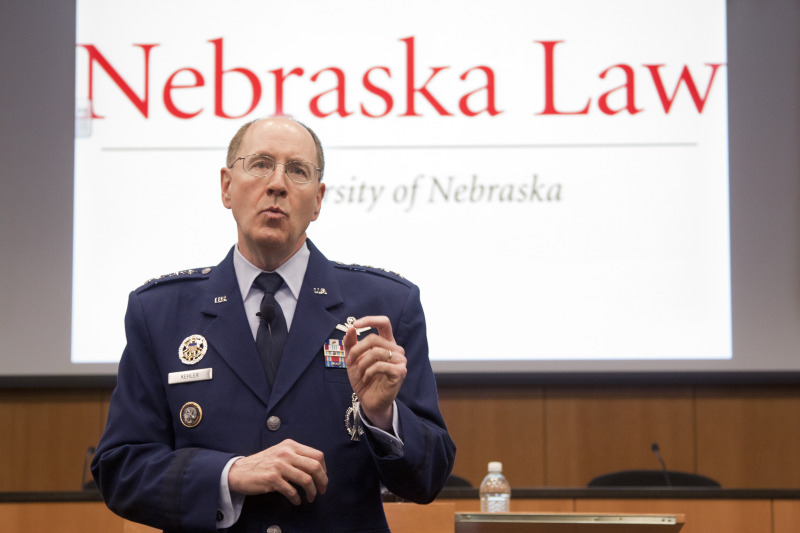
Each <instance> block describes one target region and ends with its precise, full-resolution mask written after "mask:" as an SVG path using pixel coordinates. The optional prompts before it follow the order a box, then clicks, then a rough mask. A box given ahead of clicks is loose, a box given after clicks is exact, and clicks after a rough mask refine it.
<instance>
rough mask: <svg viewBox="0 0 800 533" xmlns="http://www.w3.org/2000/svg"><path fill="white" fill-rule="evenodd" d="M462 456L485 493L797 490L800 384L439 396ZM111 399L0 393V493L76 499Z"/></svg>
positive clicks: (445, 392)
mask: <svg viewBox="0 0 800 533" xmlns="http://www.w3.org/2000/svg"><path fill="white" fill-rule="evenodd" d="M439 393H440V403H441V408H442V413H443V414H444V417H445V421H446V422H447V424H448V427H449V428H450V431H451V433H452V435H453V439H454V440H455V442H456V445H457V446H458V453H457V456H456V464H455V469H454V472H455V473H456V474H457V475H460V476H462V477H465V478H467V479H468V480H469V481H470V482H471V483H472V484H473V485H474V486H478V484H479V483H480V481H481V479H483V476H484V475H485V471H486V463H488V462H489V461H492V460H500V461H503V462H504V464H505V470H506V474H507V475H508V477H509V479H510V481H511V484H512V486H515V487H541V486H561V487H579V486H585V485H586V483H587V482H588V481H589V480H590V479H591V478H592V477H594V476H596V475H600V474H604V473H608V472H611V471H615V470H624V469H629V468H646V469H657V468H658V467H659V465H658V462H657V460H656V458H655V456H654V455H653V453H652V452H651V450H650V445H651V444H652V443H653V442H654V441H656V442H658V443H659V444H660V446H661V450H662V454H663V455H664V458H665V460H666V462H667V465H668V466H669V468H671V469H673V470H685V471H689V472H698V473H701V474H704V475H707V476H710V477H712V478H715V479H717V480H718V481H720V482H721V483H722V485H723V487H726V488H797V487H798V483H800V454H797V453H796V451H797V450H798V449H800V385H795V386H783V387H775V386H773V387H767V386H752V385H751V386H744V385H743V386H736V387H734V386H728V387H715V386H688V385H687V386H659V387H645V386H627V387H612V386H603V387H578V386H547V387H546V388H545V387H539V386H521V385H516V386H508V387H485V386H481V387H477V386H466V385H460V386H454V385H446V386H442V387H440V391H439ZM110 394H111V391H110V390H102V389H87V390H77V389H45V390H33V389H19V390H17V389H10V390H0V432H2V438H0V472H2V475H0V492H17V491H59V490H65V491H66V490H76V489H77V488H78V487H79V483H80V479H81V468H82V466H83V458H84V455H85V452H86V448H87V447H88V446H90V445H95V444H96V443H97V441H98V440H99V437H100V435H101V433H102V430H103V427H104V426H105V419H106V415H107V412H108V402H109V398H110Z"/></svg>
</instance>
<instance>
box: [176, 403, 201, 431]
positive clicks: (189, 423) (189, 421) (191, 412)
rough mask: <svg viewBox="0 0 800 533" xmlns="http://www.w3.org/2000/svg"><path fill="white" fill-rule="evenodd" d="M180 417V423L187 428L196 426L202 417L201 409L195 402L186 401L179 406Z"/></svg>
mask: <svg viewBox="0 0 800 533" xmlns="http://www.w3.org/2000/svg"><path fill="white" fill-rule="evenodd" d="M180 418H181V424H183V425H184V426H186V427H187V428H193V427H196V426H197V424H199V423H200V421H201V420H202V419H203V409H201V408H200V406H199V405H198V404H196V403H195V402H186V403H185V404H184V405H183V407H181V412H180Z"/></svg>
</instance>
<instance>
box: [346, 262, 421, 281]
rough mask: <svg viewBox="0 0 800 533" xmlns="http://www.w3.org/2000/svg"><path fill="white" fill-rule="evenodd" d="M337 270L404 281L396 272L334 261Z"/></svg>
mask: <svg viewBox="0 0 800 533" xmlns="http://www.w3.org/2000/svg"><path fill="white" fill-rule="evenodd" d="M335 263H336V267H337V268H346V269H348V270H353V271H356V272H372V273H373V274H390V275H391V276H394V277H397V278H400V279H406V278H404V277H403V276H402V275H400V274H398V273H397V272H393V271H391V270H386V269H385V268H380V267H374V266H368V265H356V264H345V263H341V262H339V261H335Z"/></svg>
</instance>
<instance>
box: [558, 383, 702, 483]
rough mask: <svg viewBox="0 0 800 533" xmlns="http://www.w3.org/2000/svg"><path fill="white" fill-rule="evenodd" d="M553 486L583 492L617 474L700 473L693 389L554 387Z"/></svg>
mask: <svg viewBox="0 0 800 533" xmlns="http://www.w3.org/2000/svg"><path fill="white" fill-rule="evenodd" d="M545 405H546V407H545V417H546V424H545V428H546V433H545V437H544V438H545V441H546V444H545V450H546V455H547V468H546V472H547V478H546V484H547V485H548V486H561V487H581V486H586V484H587V483H588V482H589V481H590V480H591V479H592V478H594V477H595V476H598V475H601V474H607V473H609V472H613V471H617V470H629V469H658V468H660V464H659V462H658V460H657V458H656V457H655V455H654V454H653V452H652V449H651V445H652V444H653V443H654V442H658V443H659V446H660V448H661V454H662V456H664V458H665V461H666V462H667V466H668V467H669V468H670V469H672V470H684V471H688V472H693V471H694V469H695V461H694V457H695V424H694V416H693V401H692V390H691V388H690V387H688V386H686V387H633V386H628V387H602V388H600V387H596V388H592V387H582V388H577V387H576V388H553V387H550V388H548V389H547V390H546V395H545Z"/></svg>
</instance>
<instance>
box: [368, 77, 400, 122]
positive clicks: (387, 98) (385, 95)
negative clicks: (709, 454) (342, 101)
mask: <svg viewBox="0 0 800 533" xmlns="http://www.w3.org/2000/svg"><path fill="white" fill-rule="evenodd" d="M373 70H382V71H383V72H385V73H386V75H387V76H388V77H389V78H391V77H392V73H391V72H390V71H389V69H388V68H386V67H372V68H371V69H369V70H367V71H366V72H365V73H364V77H363V78H362V82H363V84H364V88H365V89H367V90H368V91H369V92H371V93H372V94H375V95H377V96H380V97H381V98H382V99H383V101H384V103H385V104H386V109H385V110H384V111H383V113H381V114H379V115H373V114H372V113H370V112H369V111H367V108H366V107H364V104H361V114H362V115H365V116H367V117H370V118H380V117H385V116H386V115H388V114H389V111H391V110H392V107H394V100H393V99H392V95H391V93H389V92H388V91H385V90H383V89H381V88H380V87H378V86H376V85H374V84H373V83H372V81H371V80H370V79H369V75H370V73H371V72H372V71H373Z"/></svg>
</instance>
